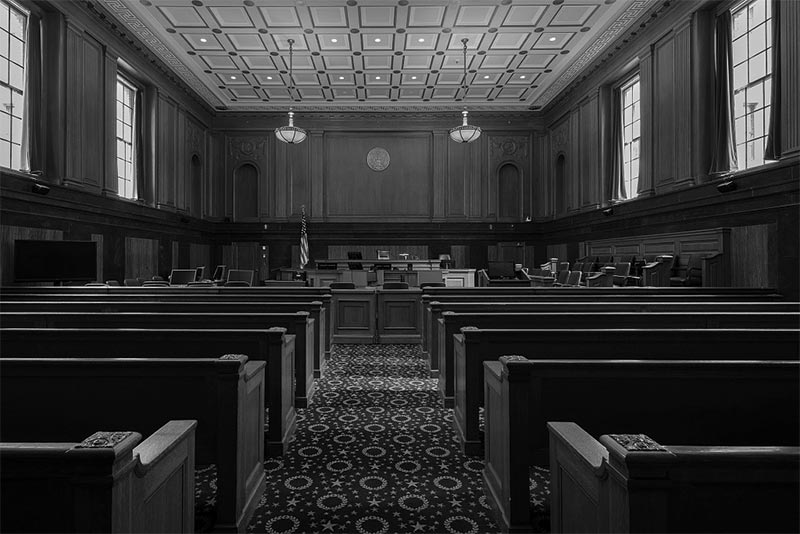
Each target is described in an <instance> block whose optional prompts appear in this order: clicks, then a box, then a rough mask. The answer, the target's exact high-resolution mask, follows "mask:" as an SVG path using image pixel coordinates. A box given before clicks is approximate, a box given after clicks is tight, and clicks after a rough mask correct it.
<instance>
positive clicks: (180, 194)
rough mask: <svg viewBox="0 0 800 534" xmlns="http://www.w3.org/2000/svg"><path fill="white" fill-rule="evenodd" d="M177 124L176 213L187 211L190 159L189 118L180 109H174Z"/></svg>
mask: <svg viewBox="0 0 800 534" xmlns="http://www.w3.org/2000/svg"><path fill="white" fill-rule="evenodd" d="M176 114H177V118H178V120H177V122H176V123H175V129H176V132H175V134H176V135H175V145H176V146H175V149H176V150H175V207H176V208H177V209H178V211H181V212H188V211H189V196H188V187H187V185H186V183H187V181H188V178H189V177H188V176H187V174H188V173H189V170H190V168H191V166H190V165H189V160H190V158H191V157H192V156H191V154H189V150H188V147H187V146H186V132H187V130H188V129H189V117H188V116H187V115H186V112H185V111H184V110H183V109H181V108H179V107H178V108H176Z"/></svg>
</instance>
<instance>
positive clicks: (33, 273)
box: [14, 239, 97, 282]
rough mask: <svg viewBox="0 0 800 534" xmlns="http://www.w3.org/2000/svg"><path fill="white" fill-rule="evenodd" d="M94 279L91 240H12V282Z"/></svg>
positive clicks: (94, 248)
mask: <svg viewBox="0 0 800 534" xmlns="http://www.w3.org/2000/svg"><path fill="white" fill-rule="evenodd" d="M95 280H97V243H95V242H94V241H38V240H32V239H17V240H15V241H14V281H15V282H92V281H95Z"/></svg>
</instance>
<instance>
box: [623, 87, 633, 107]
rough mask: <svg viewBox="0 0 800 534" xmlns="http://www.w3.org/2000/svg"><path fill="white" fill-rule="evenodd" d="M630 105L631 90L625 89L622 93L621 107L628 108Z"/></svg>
mask: <svg viewBox="0 0 800 534" xmlns="http://www.w3.org/2000/svg"><path fill="white" fill-rule="evenodd" d="M630 105H631V90H630V89H625V90H624V91H623V92H622V107H628V106H630Z"/></svg>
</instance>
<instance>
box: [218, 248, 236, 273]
mask: <svg viewBox="0 0 800 534" xmlns="http://www.w3.org/2000/svg"><path fill="white" fill-rule="evenodd" d="M219 250H220V259H219V261H220V265H226V266H227V267H226V268H225V269H226V271H225V272H226V273H227V269H236V268H237V267H236V266H235V265H234V261H235V260H234V257H233V245H222V246H221V247H219ZM212 274H213V273H212Z"/></svg>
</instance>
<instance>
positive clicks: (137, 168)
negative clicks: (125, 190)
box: [133, 89, 146, 199]
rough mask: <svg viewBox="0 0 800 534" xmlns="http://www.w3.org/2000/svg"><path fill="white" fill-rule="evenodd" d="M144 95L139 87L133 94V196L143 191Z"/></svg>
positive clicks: (137, 196) (135, 196)
mask: <svg viewBox="0 0 800 534" xmlns="http://www.w3.org/2000/svg"><path fill="white" fill-rule="evenodd" d="M145 174H146V173H145V162H144V95H143V94H142V91H141V90H140V89H137V90H136V93H135V94H134V96H133V198H136V199H138V198H140V196H139V195H140V193H141V192H143V191H145V181H144V180H145Z"/></svg>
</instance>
